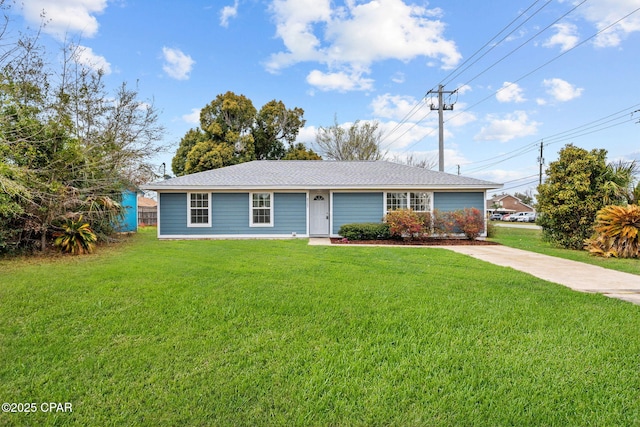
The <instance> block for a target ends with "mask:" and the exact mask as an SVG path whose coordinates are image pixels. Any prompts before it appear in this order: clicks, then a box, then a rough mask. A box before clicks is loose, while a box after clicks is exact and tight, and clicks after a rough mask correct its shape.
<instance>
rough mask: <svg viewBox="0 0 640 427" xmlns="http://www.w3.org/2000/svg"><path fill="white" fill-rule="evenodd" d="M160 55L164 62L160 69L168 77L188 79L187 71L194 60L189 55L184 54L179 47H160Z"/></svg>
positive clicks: (190, 68)
mask: <svg viewBox="0 0 640 427" xmlns="http://www.w3.org/2000/svg"><path fill="white" fill-rule="evenodd" d="M162 55H163V57H164V61H165V63H164V64H163V65H162V69H163V70H164V72H165V73H167V74H168V75H169V77H171V78H174V79H176V80H188V79H189V73H190V72H191V70H192V69H193V64H195V61H194V60H193V59H191V57H190V56H189V55H186V54H184V53H183V52H182V51H181V50H180V49H172V48H169V47H163V48H162Z"/></svg>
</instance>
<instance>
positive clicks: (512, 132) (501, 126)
mask: <svg viewBox="0 0 640 427" xmlns="http://www.w3.org/2000/svg"><path fill="white" fill-rule="evenodd" d="M487 120H488V122H489V124H488V125H487V126H483V127H482V128H481V129H480V132H479V133H478V134H477V135H476V136H475V137H474V140H476V141H500V142H507V141H510V140H512V139H514V138H520V137H523V136H529V135H534V134H535V133H536V132H537V131H538V126H539V125H540V123H538V122H534V121H530V120H529V117H528V116H527V113H526V112H524V111H515V112H513V113H511V114H507V115H505V116H504V117H502V118H500V117H497V116H495V115H489V116H487Z"/></svg>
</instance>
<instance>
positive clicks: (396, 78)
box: [391, 72, 405, 84]
mask: <svg viewBox="0 0 640 427" xmlns="http://www.w3.org/2000/svg"><path fill="white" fill-rule="evenodd" d="M391 81H392V82H394V83H398V84H400V83H404V81H405V76H404V73H401V72H397V73H395V74H394V75H393V76H391Z"/></svg>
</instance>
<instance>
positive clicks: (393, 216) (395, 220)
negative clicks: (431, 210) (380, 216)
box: [384, 209, 425, 240]
mask: <svg viewBox="0 0 640 427" xmlns="http://www.w3.org/2000/svg"><path fill="white" fill-rule="evenodd" d="M384 220H385V222H386V223H387V224H389V231H390V232H391V236H394V237H401V238H403V239H407V240H413V239H414V238H415V237H419V236H421V235H423V234H424V233H425V229H424V219H423V218H421V217H420V215H418V214H417V213H416V212H415V211H414V210H413V209H396V210H395V211H391V212H389V213H388V214H387V215H386V216H385V219H384Z"/></svg>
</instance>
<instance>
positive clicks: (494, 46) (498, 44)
mask: <svg viewBox="0 0 640 427" xmlns="http://www.w3.org/2000/svg"><path fill="white" fill-rule="evenodd" d="M538 1H539V0H536V1H534V2H533V3H532V4H531V5H530V6H529V7H528V8H527V9H525V10H524V11H523V12H521V13H520V14H519V15H518V16H517V17H516V18H515V19H514V20H512V21H511V22H510V23H509V24H508V25H507V26H505V27H504V28H503V29H502V30H500V32H498V33H497V34H496V35H495V36H493V38H491V40H489V41H488V42H486V43H485V44H484V46H482V47H481V48H480V49H478V50H477V51H476V52H475V53H474V54H473V55H471V56H470V57H469V58H468V59H467V60H466V61H464V62H463V63H462V64H460V66H458V67H457V68H456V69H455V70H454V71H452V72H451V73H449V75H448V76H447V77H445V78H444V79H443V81H444V80H447V79H449V80H447V82H446V83H442V82H441V84H443V85H445V86H446V85H448V84H449V83H451V82H452V81H453V79H455V78H456V77H458V76H460V75H461V74H462V73H464V72H465V71H466V70H468V69H469V68H470V67H471V66H472V65H475V64H476V63H477V62H478V61H480V60H481V59H482V58H484V57H485V56H486V55H487V54H488V53H489V52H491V51H492V50H493V49H495V48H496V47H498V46H500V44H501V43H502V42H503V41H505V40H506V39H507V38H508V37H509V36H510V35H512V34H513V33H514V32H515V31H516V30H518V29H519V28H521V27H522V26H523V25H524V24H526V23H527V22H529V20H531V19H532V18H533V17H534V16H536V15H537V14H538V13H539V12H540V11H541V10H542V9H544V8H545V7H547V6H548V5H549V4H550V3H551V0H547V2H546V3H545V4H544V5H542V7H540V8H539V9H538V10H536V11H535V12H534V13H533V14H532V15H530V16H529V17H528V18H527V19H525V20H524V21H523V22H522V23H520V25H518V26H517V27H515V28H514V29H513V30H511V31H510V32H509V33H508V34H507V35H505V36H504V37H503V38H502V39H500V40H499V41H498V42H497V43H495V44H494V45H493V46H492V47H491V48H490V49H489V50H487V51H486V52H485V53H483V54H482V55H480V57H479V58H478V59H476V60H475V61H473V62H472V63H471V64H469V65H467V66H466V67H465V68H464V69H462V70H460V68H462V66H464V65H465V64H466V63H467V62H469V61H470V60H471V59H472V58H473V57H474V56H476V55H477V54H479V53H480V52H481V51H482V50H483V49H484V48H485V47H487V46H488V45H490V44H491V43H492V42H493V41H494V40H495V39H496V38H497V37H498V36H499V35H500V34H502V33H503V32H504V31H505V30H506V29H507V28H509V27H510V26H511V25H512V24H514V23H515V22H516V21H517V20H518V19H520V18H521V17H522V16H524V14H525V13H527V12H528V11H529V10H530V9H531V8H533V6H535V5H536V3H538ZM494 65H495V64H494ZM458 70H460V71H458ZM454 73H457V74H455V75H453V74H454ZM452 75H453V76H452Z"/></svg>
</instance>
